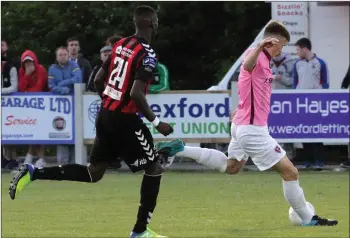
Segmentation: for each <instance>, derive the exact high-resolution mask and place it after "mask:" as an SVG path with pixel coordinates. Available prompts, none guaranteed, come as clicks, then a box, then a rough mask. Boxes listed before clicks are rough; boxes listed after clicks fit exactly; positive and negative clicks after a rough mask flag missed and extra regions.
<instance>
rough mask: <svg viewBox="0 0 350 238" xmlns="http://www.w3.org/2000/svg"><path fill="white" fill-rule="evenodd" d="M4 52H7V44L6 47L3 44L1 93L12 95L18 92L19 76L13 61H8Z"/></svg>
mask: <svg viewBox="0 0 350 238" xmlns="http://www.w3.org/2000/svg"><path fill="white" fill-rule="evenodd" d="M3 46H4V47H3ZM3 50H7V44H6V46H5V45H3V43H2V42H1V93H2V94H10V93H13V92H17V90H18V75H17V70H16V68H15V67H14V66H13V65H12V63H11V61H8V59H7V56H6V53H4V54H3Z"/></svg>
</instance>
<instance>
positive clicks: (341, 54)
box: [309, 2, 350, 88]
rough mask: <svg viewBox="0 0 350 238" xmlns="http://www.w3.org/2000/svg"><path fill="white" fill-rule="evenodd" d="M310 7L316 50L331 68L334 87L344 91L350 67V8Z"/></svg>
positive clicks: (331, 85) (313, 41)
mask: <svg viewBox="0 0 350 238" xmlns="http://www.w3.org/2000/svg"><path fill="white" fill-rule="evenodd" d="M309 7H310V12H309V17H310V18H309V19H310V22H309V24H310V27H309V29H310V32H309V34H310V40H311V42H312V45H313V49H312V51H313V52H315V53H316V55H317V56H319V57H320V58H322V59H324V60H325V61H326V63H327V65H328V69H329V81H330V88H340V85H341V82H342V80H343V78H344V76H345V73H346V70H347V69H348V67H349V51H350V49H349V42H350V41H349V6H317V3H316V2H310V3H309Z"/></svg>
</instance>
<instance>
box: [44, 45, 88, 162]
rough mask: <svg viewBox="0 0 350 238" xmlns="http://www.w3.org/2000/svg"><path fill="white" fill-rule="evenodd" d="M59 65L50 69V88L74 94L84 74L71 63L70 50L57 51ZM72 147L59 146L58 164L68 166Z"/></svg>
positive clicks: (56, 91) (74, 63)
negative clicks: (75, 85) (76, 85)
mask: <svg viewBox="0 0 350 238" xmlns="http://www.w3.org/2000/svg"><path fill="white" fill-rule="evenodd" d="M56 60H57V63H56V64H53V65H51V66H50V68H49V88H50V89H51V90H52V91H53V92H54V93H58V94H62V95H65V94H70V93H73V92H74V84H75V83H82V73H81V70H80V68H79V65H78V64H77V63H76V62H75V61H70V60H69V57H68V49H67V48H65V47H59V48H57V50H56ZM70 149H71V148H70V147H69V146H64V145H59V146H57V162H58V163H60V164H66V163H68V161H69V155H70Z"/></svg>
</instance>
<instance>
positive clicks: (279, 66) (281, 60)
mask: <svg viewBox="0 0 350 238" xmlns="http://www.w3.org/2000/svg"><path fill="white" fill-rule="evenodd" d="M294 63H295V59H294V58H293V57H292V55H291V54H288V53H284V52H281V53H280V54H279V55H277V56H276V57H274V58H273V59H272V60H271V70H272V74H273V81H272V88H273V89H274V90H276V89H277V90H278V89H291V88H292V85H293V67H294ZM281 146H282V147H283V149H284V150H285V151H286V152H287V156H288V158H289V159H291V160H292V159H293V158H294V155H295V153H294V146H293V143H285V144H281Z"/></svg>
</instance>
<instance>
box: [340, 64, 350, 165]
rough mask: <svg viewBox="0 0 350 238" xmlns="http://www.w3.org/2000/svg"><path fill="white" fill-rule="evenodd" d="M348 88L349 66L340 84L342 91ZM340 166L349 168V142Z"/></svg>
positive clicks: (349, 83)
mask: <svg viewBox="0 0 350 238" xmlns="http://www.w3.org/2000/svg"><path fill="white" fill-rule="evenodd" d="M349 86H350V66H349V68H348V72H346V75H345V77H344V79H343V82H342V84H341V88H343V89H346V88H349V89H350V87H349ZM340 166H341V167H343V168H347V169H349V168H350V142H349V144H348V159H347V160H345V161H344V162H342V163H341V164H340Z"/></svg>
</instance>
